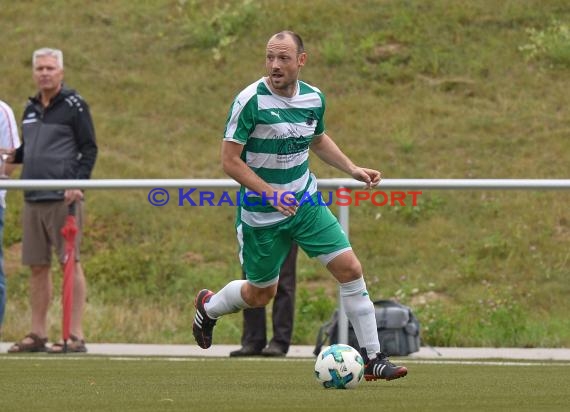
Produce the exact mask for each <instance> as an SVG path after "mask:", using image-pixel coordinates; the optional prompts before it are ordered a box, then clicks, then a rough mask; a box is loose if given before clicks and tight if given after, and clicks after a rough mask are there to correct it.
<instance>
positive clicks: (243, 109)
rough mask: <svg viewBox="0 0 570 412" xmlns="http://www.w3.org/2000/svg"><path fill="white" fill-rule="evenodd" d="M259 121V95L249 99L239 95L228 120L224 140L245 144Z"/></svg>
mask: <svg viewBox="0 0 570 412" xmlns="http://www.w3.org/2000/svg"><path fill="white" fill-rule="evenodd" d="M256 123H257V97H255V96H253V97H251V98H250V99H248V100H247V101H244V100H243V99H241V98H240V96H238V97H237V98H236V99H235V100H234V102H233V103H232V107H231V109H230V112H229V114H228V118H227V121H226V130H225V132H224V140H226V141H231V142H236V143H240V144H243V145H245V144H246V143H247V139H248V138H249V136H250V135H251V134H252V133H253V130H254V129H255V125H256Z"/></svg>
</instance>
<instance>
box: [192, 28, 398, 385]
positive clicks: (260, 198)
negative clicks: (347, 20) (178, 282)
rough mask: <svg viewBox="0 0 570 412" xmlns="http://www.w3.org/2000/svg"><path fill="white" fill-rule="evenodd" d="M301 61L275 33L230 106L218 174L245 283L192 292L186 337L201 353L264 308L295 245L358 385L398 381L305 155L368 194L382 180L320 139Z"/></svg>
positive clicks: (317, 108)
mask: <svg viewBox="0 0 570 412" xmlns="http://www.w3.org/2000/svg"><path fill="white" fill-rule="evenodd" d="M306 61H307V53H306V51H305V48H304V45H303V41H302V40H301V37H300V36H299V35H298V34H296V33H293V32H291V31H282V32H279V33H276V34H275V35H273V36H272V37H271V38H270V39H269V41H268V42H267V45H266V48H265V68H266V76H264V77H262V78H260V79H258V80H257V81H255V82H253V83H252V84H250V85H249V86H247V87H246V88H245V89H243V90H242V91H241V92H240V93H239V94H238V95H237V96H236V98H235V99H234V101H233V103H232V105H231V108H230V111H229V114H228V117H227V121H226V128H225V133H224V139H223V142H222V151H221V158H222V166H223V169H224V172H225V173H226V174H228V175H229V176H230V177H232V178H233V179H234V180H236V181H237V182H239V183H240V184H241V192H242V194H243V202H242V204H241V206H240V207H239V208H238V211H237V213H238V222H239V224H238V225H237V236H238V241H239V245H240V254H239V256H240V260H241V261H242V267H243V268H244V270H245V273H246V277H247V279H246V280H241V279H240V280H233V281H231V282H229V283H228V284H227V285H225V286H224V287H223V288H222V289H221V290H219V291H218V292H216V293H214V292H212V291H210V290H208V289H202V290H201V291H199V292H198V293H197V294H196V297H195V299H194V306H195V307H196V314H195V316H194V322H193V325H192V333H193V335H194V339H195V340H196V343H197V344H198V346H200V347H201V348H203V349H207V348H209V347H210V346H211V345H212V339H213V331H214V327H215V325H216V322H218V320H219V319H220V318H221V317H222V316H223V315H226V314H229V313H234V312H237V311H239V310H243V309H247V308H252V307H263V306H266V305H267V304H268V303H269V302H270V301H271V299H272V298H273V297H274V296H275V294H276V292H277V284H278V282H279V268H280V267H281V265H282V264H283V261H284V260H285V257H286V256H287V253H288V251H289V249H290V248H291V244H292V242H295V243H297V244H298V245H299V247H300V248H301V249H303V250H304V251H305V253H307V255H308V256H309V257H314V258H317V259H319V261H320V262H321V263H322V264H323V265H324V266H326V268H327V269H328V271H329V272H330V273H331V275H332V276H333V277H334V279H335V280H336V281H337V284H338V285H339V289H340V291H339V294H340V299H341V300H342V303H343V307H344V310H345V313H346V315H347V317H348V320H349V321H350V323H351V324H352V325H353V327H354V332H355V334H356V337H357V339H358V344H359V345H360V348H358V349H360V352H361V353H362V357H363V359H364V362H365V368H364V378H365V379H366V380H377V379H385V380H392V379H398V378H402V377H404V376H406V375H407V373H408V370H407V368H406V367H404V366H397V365H394V364H393V363H392V362H390V360H389V359H388V357H387V355H386V354H385V353H383V352H381V348H380V342H379V339H378V329H377V324H376V316H375V310H374V305H373V303H372V301H371V300H370V297H369V296H368V291H367V289H366V282H365V280H364V275H363V271H362V265H361V263H360V261H359V260H358V258H357V257H356V254H355V253H354V251H353V250H352V246H351V244H350V242H349V240H348V237H347V236H346V234H345V233H344V231H343V230H342V228H341V226H340V223H339V222H338V220H337V219H336V217H335V216H334V215H333V214H332V212H331V211H330V210H329V208H328V207H326V205H323V203H322V199H320V200H319V197H318V191H317V179H316V177H315V176H314V175H313V174H312V173H311V172H310V170H309V150H310V151H312V152H313V153H314V154H316V155H317V156H318V157H319V158H320V159H321V160H323V161H324V162H325V163H327V164H329V165H331V166H333V167H335V168H336V169H338V170H340V171H343V172H345V173H347V174H348V175H349V176H351V177H352V178H353V179H356V180H359V181H361V182H363V183H364V184H365V186H366V188H368V189H370V188H373V187H375V186H377V185H378V184H379V183H380V180H381V178H382V176H381V173H380V172H379V171H378V170H374V169H369V168H364V167H360V166H357V165H355V164H354V163H353V162H352V161H351V160H350V159H349V158H348V157H347V156H346V155H345V154H344V153H343V152H342V151H341V150H340V148H339V147H338V146H337V145H336V143H335V142H334V141H333V139H332V138H331V137H330V136H329V135H328V134H327V133H326V131H325V109H326V101H325V97H324V95H323V93H322V92H321V91H320V90H319V89H318V88H316V87H314V86H312V85H310V84H308V83H306V82H303V81H301V80H299V74H300V71H301V68H302V67H303V66H304V65H305V63H306Z"/></svg>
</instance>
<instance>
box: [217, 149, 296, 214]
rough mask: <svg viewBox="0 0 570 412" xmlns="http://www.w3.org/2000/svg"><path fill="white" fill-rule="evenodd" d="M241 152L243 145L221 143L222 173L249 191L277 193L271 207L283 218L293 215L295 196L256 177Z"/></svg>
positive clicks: (268, 193) (294, 211)
mask: <svg viewBox="0 0 570 412" xmlns="http://www.w3.org/2000/svg"><path fill="white" fill-rule="evenodd" d="M242 151H243V145H241V144H239V143H236V142H230V141H223V142H222V167H223V169H224V172H225V173H226V174H227V175H228V176H230V177H231V178H232V179H234V180H236V181H237V182H238V183H240V184H242V185H243V186H245V187H247V188H248V189H249V190H251V191H254V192H257V193H266V194H267V195H270V194H273V193H277V196H276V197H277V202H276V204H274V205H272V206H273V207H274V208H275V209H277V210H278V211H279V212H281V213H282V214H284V215H285V216H291V215H294V214H295V213H296V212H297V207H298V206H297V205H298V202H297V200H296V199H295V196H293V195H292V194H291V193H287V192H286V191H285V190H276V189H275V188H273V187H272V186H271V185H270V184H269V183H267V182H266V181H264V180H263V179H261V178H260V177H259V176H258V175H256V174H255V173H254V172H253V170H251V169H250V168H249V167H248V166H247V164H245V163H244V161H243V160H242V159H241V152H242Z"/></svg>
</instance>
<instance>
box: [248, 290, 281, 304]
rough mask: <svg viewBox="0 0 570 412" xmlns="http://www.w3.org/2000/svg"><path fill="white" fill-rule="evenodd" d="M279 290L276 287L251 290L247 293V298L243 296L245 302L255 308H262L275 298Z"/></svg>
mask: <svg viewBox="0 0 570 412" xmlns="http://www.w3.org/2000/svg"><path fill="white" fill-rule="evenodd" d="M276 290H277V288H276V287H269V288H263V289H260V288H250V289H249V290H248V291H247V292H248V293H246V296H243V298H244V300H245V302H246V303H247V304H248V305H249V306H251V307H254V308H261V307H263V306H266V305H267V304H268V303H269V302H271V299H273V297H274V296H275V293H276Z"/></svg>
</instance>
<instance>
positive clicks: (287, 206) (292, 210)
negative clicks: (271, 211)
mask: <svg viewBox="0 0 570 412" xmlns="http://www.w3.org/2000/svg"><path fill="white" fill-rule="evenodd" d="M275 193H276V197H277V202H276V204H275V205H273V207H274V208H275V209H277V210H278V211H279V212H281V213H282V214H283V215H284V216H294V215H295V214H296V213H297V209H298V208H299V202H298V201H297V199H296V198H295V194H294V193H293V192H289V191H286V190H276V191H275Z"/></svg>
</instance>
